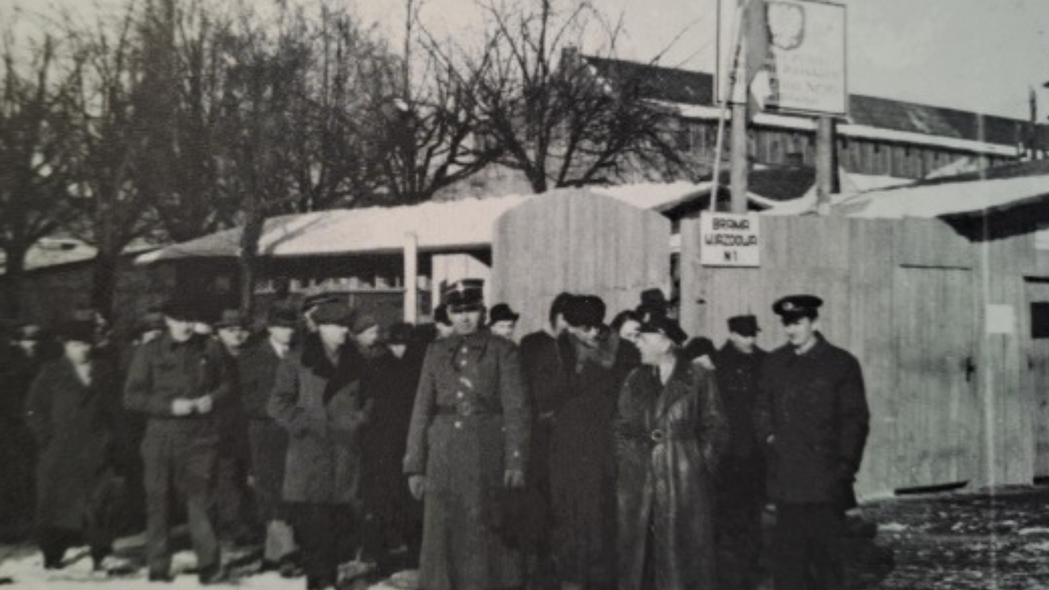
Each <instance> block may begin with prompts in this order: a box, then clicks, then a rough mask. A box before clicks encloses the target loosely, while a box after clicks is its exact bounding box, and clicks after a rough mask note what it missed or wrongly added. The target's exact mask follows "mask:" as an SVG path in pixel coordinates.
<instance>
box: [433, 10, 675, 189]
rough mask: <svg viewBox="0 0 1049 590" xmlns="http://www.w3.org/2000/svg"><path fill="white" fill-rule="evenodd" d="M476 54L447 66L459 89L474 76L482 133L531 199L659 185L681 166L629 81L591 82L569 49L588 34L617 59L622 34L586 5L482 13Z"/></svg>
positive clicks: (654, 111) (658, 114) (657, 119)
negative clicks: (643, 182)
mask: <svg viewBox="0 0 1049 590" xmlns="http://www.w3.org/2000/svg"><path fill="white" fill-rule="evenodd" d="M485 10H486V14H487V18H488V23H489V24H488V33H487V40H486V42H485V44H484V48H483V51H482V52H472V53H471V52H463V55H464V56H465V57H462V58H459V59H455V58H450V59H447V60H446V61H447V63H448V64H449V66H450V67H452V68H454V69H455V70H456V71H457V72H460V77H461V78H463V79H471V78H472V77H473V76H474V75H475V74H476V73H478V72H483V73H482V74H481V75H480V76H479V83H478V85H477V99H476V100H477V104H478V107H479V109H480V114H481V116H483V118H484V120H485V121H486V122H487V126H486V132H487V133H489V134H490V135H491V139H492V140H493V141H494V142H495V143H497V144H498V145H499V146H500V147H501V148H502V149H503V150H504V157H503V158H502V162H503V163H504V164H506V165H507V166H509V167H511V168H514V169H517V170H520V171H521V172H522V173H523V174H524V176H525V177H526V178H527V179H528V182H529V183H530V184H531V186H532V189H533V190H535V191H536V192H543V191H546V190H548V189H550V188H556V187H567V186H583V185H588V184H607V183H612V182H616V181H621V180H622V179H623V178H625V177H630V176H633V175H639V174H640V175H649V176H653V175H654V176H660V177H665V176H667V175H673V174H675V173H677V172H678V171H679V170H680V168H681V167H682V166H683V164H684V162H682V161H681V159H680V157H679V156H678V153H677V150H676V149H675V148H674V146H673V144H672V141H671V140H670V137H669V136H668V134H667V133H666V127H665V124H666V120H667V119H666V117H667V113H666V112H663V111H662V110H661V109H659V108H657V107H656V106H654V105H653V104H652V103H651V102H649V101H647V100H645V90H646V88H645V85H644V82H645V81H644V80H643V79H641V78H640V77H639V76H638V75H637V74H636V73H634V72H628V71H626V70H620V71H617V70H615V69H609V70H607V71H605V72H602V73H600V74H599V73H598V72H597V71H596V70H595V69H594V68H592V67H591V64H589V63H588V62H587V61H586V59H584V58H582V57H581V56H580V55H579V54H578V52H576V51H575V48H576V47H578V46H579V45H580V44H582V43H584V42H585V41H586V40H587V39H592V38H593V37H592V36H590V37H588V36H587V35H588V34H590V35H592V34H593V33H594V31H596V32H597V34H598V35H599V36H600V37H601V39H600V43H598V49H599V50H600V51H601V52H603V53H604V54H605V55H606V56H614V54H615V48H616V44H617V41H618V38H619V36H620V31H621V27H620V25H619V24H614V23H613V24H609V22H608V21H607V20H606V19H605V18H603V16H602V15H601V13H600V12H599V11H598V10H597V9H596V8H595V7H594V5H593V4H592V3H591V2H589V1H583V2H577V3H572V4H570V5H569V6H568V9H567V10H564V11H562V10H558V7H557V6H556V5H555V0H539V1H538V2H530V3H525V4H523V5H516V4H505V3H500V2H498V0H491V1H490V2H489V3H488V4H486V5H485Z"/></svg>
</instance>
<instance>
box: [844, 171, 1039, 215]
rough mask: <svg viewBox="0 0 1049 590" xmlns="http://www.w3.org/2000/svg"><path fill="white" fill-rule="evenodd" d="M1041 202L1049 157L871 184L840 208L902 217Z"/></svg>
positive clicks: (970, 212)
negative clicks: (894, 183)
mask: <svg viewBox="0 0 1049 590" xmlns="http://www.w3.org/2000/svg"><path fill="white" fill-rule="evenodd" d="M1039 202H1044V203H1045V204H1046V206H1049V160H1036V161H1032V162H1019V163H1015V164H1006V165H1002V166H995V167H993V168H988V169H987V170H984V171H982V172H978V173H971V172H970V173H965V174H958V175H955V176H945V177H940V178H935V179H927V180H920V181H918V182H914V183H911V184H907V185H905V186H900V187H893V188H885V189H880V190H872V191H868V192H864V193H861V194H859V195H856V196H854V197H852V198H847V199H845V200H844V201H842V202H841V203H840V204H839V205H838V206H837V210H838V212H839V213H841V214H843V215H847V216H850V217H862V218H882V219H900V218H903V217H950V216H964V215H982V214H986V213H991V212H999V211H1004V210H1007V209H1011V208H1014V207H1020V206H1025V205H1030V204H1032V203H1039Z"/></svg>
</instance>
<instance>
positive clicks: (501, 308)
mask: <svg viewBox="0 0 1049 590" xmlns="http://www.w3.org/2000/svg"><path fill="white" fill-rule="evenodd" d="M520 317H521V314H519V313H517V312H515V311H514V310H513V309H512V308H511V307H510V306H509V305H508V304H506V303H497V304H495V305H493V306H492V309H491V310H489V312H488V325H489V326H491V325H492V324H495V323H497V322H516V321H517V319H518V318H520Z"/></svg>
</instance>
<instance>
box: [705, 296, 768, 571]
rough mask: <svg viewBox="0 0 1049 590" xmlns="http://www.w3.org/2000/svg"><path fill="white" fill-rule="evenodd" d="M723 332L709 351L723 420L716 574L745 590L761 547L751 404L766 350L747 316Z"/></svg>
mask: <svg viewBox="0 0 1049 590" xmlns="http://www.w3.org/2000/svg"><path fill="white" fill-rule="evenodd" d="M728 331H729V335H728V341H727V342H725V344H724V346H722V347H721V348H720V349H718V350H717V351H716V352H715V353H714V354H713V355H712V356H713V362H714V365H715V366H716V367H717V370H716V371H715V373H714V376H715V378H716V381H717V385H718V393H719V395H720V396H721V404H722V408H723V409H724V411H725V417H726V418H727V419H728V424H729V439H728V447H727V449H726V452H725V455H724V457H723V458H722V461H721V467H720V472H719V477H718V480H717V486H716V494H717V506H718V510H717V512H716V513H715V521H716V529H717V535H716V536H717V545H718V554H719V560H718V563H719V567H718V577H719V578H720V579H721V585H720V586H721V588H724V589H725V590H736V589H739V590H747V589H750V588H753V587H754V585H755V584H756V582H757V580H756V579H755V572H756V571H757V567H758V557H759V553H760V550H761V511H762V507H763V505H764V498H765V461H764V457H763V455H762V453H761V450H760V445H759V444H758V440H757V437H756V435H755V434H754V403H755V399H756V398H757V396H758V381H759V378H760V375H761V364H762V362H763V361H764V359H765V356H766V354H767V353H766V352H765V351H764V350H762V349H761V348H760V347H758V346H757V344H756V340H757V336H758V332H759V331H760V328H759V327H758V320H757V318H756V317H754V316H753V315H738V316H734V317H731V318H729V319H728Z"/></svg>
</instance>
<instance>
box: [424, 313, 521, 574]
mask: <svg viewBox="0 0 1049 590" xmlns="http://www.w3.org/2000/svg"><path fill="white" fill-rule="evenodd" d="M528 437H529V413H528V403H527V400H526V397H525V391H524V386H523V383H522V376H521V368H520V364H519V361H518V353H517V347H516V346H515V345H514V344H513V343H512V342H510V341H509V340H505V339H503V338H499V337H496V336H493V335H492V334H490V333H489V332H487V331H485V330H482V331H479V332H475V333H473V334H470V335H467V336H451V337H448V338H445V339H443V340H438V341H436V342H434V343H433V344H431V345H430V347H429V349H428V350H427V353H426V359H425V360H424V362H423V369H422V375H421V377H420V381H419V387H418V390H417V391H416V396H415V405H414V408H413V411H412V420H411V425H410V428H409V434H408V444H407V452H406V454H405V457H404V472H405V473H406V474H408V475H425V476H426V491H425V498H424V502H425V506H424V516H423V544H422V552H421V556H420V569H419V583H420V587H422V588H425V589H426V590H490V589H492V588H513V587H517V586H520V585H521V584H522V583H523V579H524V577H523V571H522V565H523V564H522V558H521V554H520V552H519V551H518V550H517V549H515V548H514V547H511V546H510V545H509V544H508V542H507V539H506V538H505V535H503V534H501V533H500V531H499V528H498V526H497V524H496V522H495V520H494V519H493V515H494V513H495V512H497V511H498V509H499V506H498V504H499V503H500V502H499V500H498V498H499V496H500V493H501V492H502V491H503V490H504V489H505V488H504V487H503V485H504V482H503V474H504V472H505V471H506V470H520V471H524V469H525V465H526V462H527V459H528V457H527V454H528V453H527V450H528Z"/></svg>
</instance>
